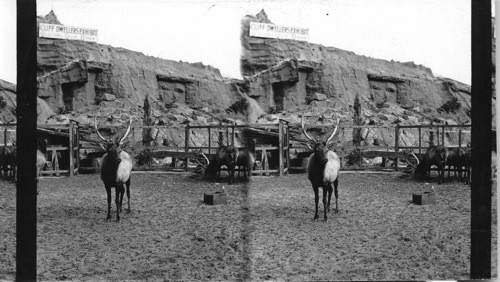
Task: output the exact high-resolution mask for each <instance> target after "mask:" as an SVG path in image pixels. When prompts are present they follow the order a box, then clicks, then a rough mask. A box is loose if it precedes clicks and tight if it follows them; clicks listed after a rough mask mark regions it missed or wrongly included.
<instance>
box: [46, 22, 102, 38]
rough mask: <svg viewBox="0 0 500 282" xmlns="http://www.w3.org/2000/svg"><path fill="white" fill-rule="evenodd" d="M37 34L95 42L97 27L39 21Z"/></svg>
mask: <svg viewBox="0 0 500 282" xmlns="http://www.w3.org/2000/svg"><path fill="white" fill-rule="evenodd" d="M38 36H40V37H46V38H58V39H69V40H83V41H92V42H97V29H92V28H86V27H76V26H65V25H57V24H46V23H40V26H39V30H38Z"/></svg>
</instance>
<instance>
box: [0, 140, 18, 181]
mask: <svg viewBox="0 0 500 282" xmlns="http://www.w3.org/2000/svg"><path fill="white" fill-rule="evenodd" d="M16 155H17V151H16V147H12V148H7V147H2V148H1V149H0V174H1V175H2V179H3V180H11V181H12V182H15V181H16V169H17V156H16Z"/></svg>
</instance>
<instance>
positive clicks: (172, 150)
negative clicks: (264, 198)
mask: <svg viewBox="0 0 500 282" xmlns="http://www.w3.org/2000/svg"><path fill="white" fill-rule="evenodd" d="M15 126H16V123H7V124H0V132H3V134H4V136H3V140H1V141H3V144H2V146H3V147H7V146H9V144H12V142H8V139H9V138H8V137H10V136H11V135H15V134H13V132H15V128H13V127H15ZM100 127H101V128H121V127H119V126H110V125H108V126H105V125H103V126H100ZM2 128H3V130H2ZM300 128H301V125H300V124H299V123H288V122H286V121H284V120H279V122H278V123H273V124H245V125H238V124H235V123H233V124H230V123H221V124H213V125H189V124H188V125H186V126H184V127H179V126H178V127H172V126H168V125H154V126H142V125H132V130H133V131H132V132H133V134H131V135H133V136H132V137H133V138H134V140H135V139H136V137H134V136H136V133H135V132H136V131H139V130H146V129H151V130H161V129H170V130H171V129H177V130H178V131H182V130H184V141H183V142H184V144H183V145H180V146H170V145H169V146H159V147H158V148H156V147H155V148H150V151H151V152H155V151H156V156H161V157H172V158H177V159H183V160H184V161H185V162H184V169H185V170H187V169H189V168H190V165H189V161H190V160H193V159H194V158H196V152H204V153H205V154H207V155H209V156H212V155H213V154H214V153H215V151H216V149H217V148H218V147H219V146H220V145H230V144H231V145H235V139H236V138H237V135H240V134H241V132H242V131H243V130H247V131H248V132H250V133H252V134H260V135H265V136H269V137H270V138H274V139H273V140H275V139H276V140H277V143H276V144H256V145H255V150H256V155H257V160H258V161H259V162H258V163H260V167H257V168H256V169H255V170H254V172H255V173H257V174H270V173H278V174H279V175H283V174H286V173H288V172H289V169H290V150H291V149H294V150H295V151H297V152H305V151H310V149H309V148H308V147H306V146H304V144H308V143H309V140H308V139H306V138H302V137H301V136H293V137H292V136H290V130H291V129H294V130H296V129H300ZM308 128H309V129H328V128H332V125H310V126H308ZM89 129H90V130H93V126H91V125H85V126H80V125H79V124H78V123H76V122H71V123H70V124H42V125H39V126H38V130H39V131H41V132H49V131H50V133H51V134H54V135H58V136H59V137H61V136H62V137H67V138H68V142H67V144H66V145H58V146H49V147H48V148H47V153H46V155H47V157H49V161H50V162H51V166H52V167H51V168H50V169H49V170H46V171H43V172H42V174H43V175H54V174H55V175H60V174H69V175H74V174H76V173H78V170H79V168H80V150H82V149H91V148H95V147H92V146H85V147H84V146H82V145H81V144H80V140H85V141H87V142H89V143H94V144H95V143H99V140H90V139H89V137H88V136H86V137H85V138H82V137H81V134H80V131H81V130H83V131H84V132H87V133H88V132H89ZM356 129H360V130H369V133H370V134H373V132H376V131H377V129H380V130H385V131H389V132H390V131H392V130H394V131H393V132H394V139H393V140H394V143H393V145H381V146H375V145H367V146H363V145H355V144H353V143H350V142H352V137H351V136H348V135H350V131H352V130H356ZM470 129H471V125H470V124H462V125H396V126H377V125H362V126H342V125H340V126H339V131H338V137H335V138H336V139H337V140H338V141H337V142H338V143H340V146H339V147H337V152H338V154H339V156H340V158H341V159H342V164H344V163H345V159H346V157H348V155H349V154H350V152H352V151H353V150H358V151H360V153H361V155H362V156H363V157H367V158H373V157H382V158H392V159H395V160H396V162H395V163H396V170H397V169H399V167H398V163H399V159H400V158H402V157H403V156H404V154H403V153H402V152H403V151H412V152H415V153H416V154H418V155H421V154H423V152H425V150H426V148H427V147H428V145H429V143H431V141H432V142H434V144H435V145H438V144H445V145H446V146H447V147H463V146H465V145H464V142H463V141H464V140H465V139H466V138H464V136H470V131H471V130H470ZM201 131H205V133H208V140H206V141H205V142H206V143H205V144H202V145H200V144H194V143H193V142H194V141H193V140H191V139H192V138H191V137H192V136H194V135H196V134H194V133H196V132H198V133H199V132H201ZM408 131H410V132H413V133H416V134H415V136H417V137H418V138H416V139H417V140H415V139H414V142H415V143H413V144H406V143H405V142H404V141H403V140H402V139H401V138H402V136H403V135H404V134H408ZM295 132H296V131H295ZM205 136H206V135H205ZM424 136H426V137H427V138H430V137H431V136H432V137H433V138H434V140H424ZM452 137H453V138H455V139H456V140H453V142H455V141H456V142H455V143H453V142H452V143H450V141H449V140H451V139H453V138H452ZM10 139H11V140H12V138H10ZM141 141H144V140H142V139H141V138H140V137H139V138H138V139H137V140H136V142H141ZM290 142H294V143H293V145H292V144H291V143H290ZM238 147H239V148H240V149H244V148H246V147H247V145H246V144H242V145H238ZM62 154H67V155H68V159H69V160H68V162H69V164H70V165H69V167H68V169H60V167H58V164H59V163H60V161H61V155H62ZM270 156H273V157H276V156H277V160H278V161H277V164H276V167H271V166H270V164H269V157H270Z"/></svg>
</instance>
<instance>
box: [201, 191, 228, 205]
mask: <svg viewBox="0 0 500 282" xmlns="http://www.w3.org/2000/svg"><path fill="white" fill-rule="evenodd" d="M203 202H205V204H207V205H220V204H226V203H227V198H226V193H224V192H221V191H219V192H215V193H205V194H204V196H203Z"/></svg>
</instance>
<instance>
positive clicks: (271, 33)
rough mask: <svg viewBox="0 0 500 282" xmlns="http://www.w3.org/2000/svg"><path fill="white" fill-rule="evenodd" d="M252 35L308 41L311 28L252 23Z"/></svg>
mask: <svg viewBox="0 0 500 282" xmlns="http://www.w3.org/2000/svg"><path fill="white" fill-rule="evenodd" d="M250 36H253V37H265V38H279V39H294V40H302V41H307V40H308V39H309V29H308V28H303V27H290V26H283V25H274V24H267V23H256V22H252V23H250Z"/></svg>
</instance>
